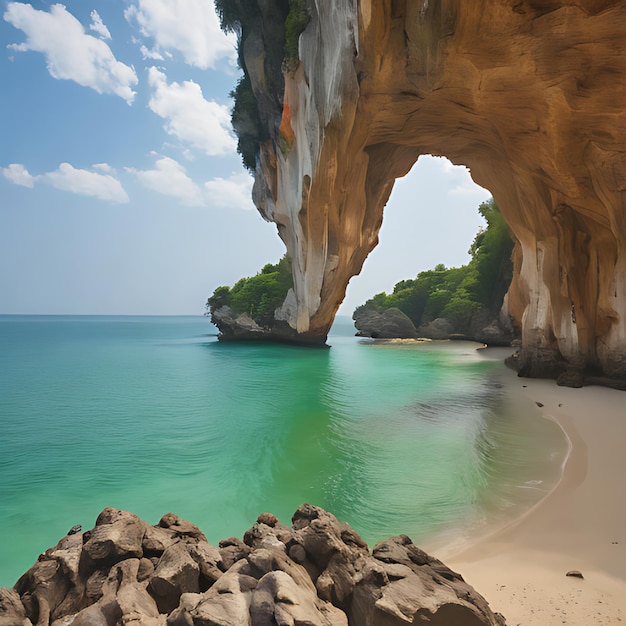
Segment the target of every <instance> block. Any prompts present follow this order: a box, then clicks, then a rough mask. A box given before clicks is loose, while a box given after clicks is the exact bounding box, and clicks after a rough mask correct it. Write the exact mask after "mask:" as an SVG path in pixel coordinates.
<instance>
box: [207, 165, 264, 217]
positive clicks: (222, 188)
mask: <svg viewBox="0 0 626 626" xmlns="http://www.w3.org/2000/svg"><path fill="white" fill-rule="evenodd" d="M253 182H254V180H253V179H252V176H250V174H248V173H246V172H241V173H239V174H232V175H231V176H230V177H229V178H214V179H213V180H210V181H209V182H207V183H204V187H205V189H206V191H207V196H208V200H209V204H210V205H211V206H219V207H223V208H227V209H253V208H254V204H253V203H252V184H253Z"/></svg>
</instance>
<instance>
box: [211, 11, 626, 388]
mask: <svg viewBox="0 0 626 626" xmlns="http://www.w3.org/2000/svg"><path fill="white" fill-rule="evenodd" d="M217 6H218V10H219V11H220V14H221V17H222V22H223V25H224V27H226V28H228V29H231V30H234V31H236V32H237V33H238V34H239V35H240V42H239V58H240V63H241V66H242V68H243V70H244V78H243V79H242V81H241V82H240V84H239V86H238V87H237V90H236V96H237V97H236V102H235V109H234V113H233V122H234V126H235V129H236V130H237V133H238V135H239V148H240V152H241V154H242V156H243V158H244V163H246V165H247V166H248V167H249V168H250V169H251V170H253V171H254V174H255V185H254V191H253V197H254V201H255V203H256V206H257V207H258V209H259V211H260V212H261V214H262V215H263V217H264V218H265V219H267V220H269V221H272V222H274V223H275V224H276V226H277V228H278V233H279V235H280V237H281V238H282V240H283V241H284V242H285V245H286V248H287V252H288V255H289V257H290V258H291V259H292V262H293V288H292V289H291V290H290V291H289V295H288V297H287V299H286V300H285V302H284V304H283V305H282V306H281V307H279V311H280V313H279V315H278V316H277V321H278V322H280V326H281V327H282V330H281V331H280V332H281V333H282V334H283V335H285V334H288V335H291V336H292V337H293V338H296V339H298V338H299V339H300V340H302V341H310V342H323V341H324V339H325V337H326V335H327V333H328V330H329V328H330V325H331V324H332V321H333V318H334V315H335V313H336V311H337V308H338V307H339V305H340V303H341V301H342V299H343V297H344V294H345V289H346V286H347V284H348V281H349V280H350V278H351V277H352V276H354V275H355V274H357V273H358V272H359V271H360V269H361V267H362V265H363V262H364V260H365V258H366V257H367V255H368V254H369V252H370V251H371V250H372V249H373V248H374V247H375V246H376V244H377V241H378V231H379V229H380V226H381V222H382V215H383V209H384V206H385V203H386V202H387V200H388V198H389V195H390V193H391V190H392V187H393V184H394V181H395V179H396V178H397V177H399V176H403V175H404V174H406V173H407V172H408V171H409V169H410V168H411V166H412V165H413V163H415V161H416V160H417V158H418V157H419V156H420V155H421V154H433V155H440V156H446V157H447V158H449V159H450V160H451V161H452V162H453V163H455V164H459V165H465V166H467V167H469V168H470V170H471V174H472V177H473V178H474V180H475V181H476V182H477V183H478V184H480V185H482V186H483V187H485V188H487V189H489V190H490V191H491V192H492V194H493V197H494V199H495V201H496V202H497V204H498V206H499V207H500V209H501V211H502V214H503V216H504V218H505V220H506V222H507V223H508V224H509V226H510V228H511V230H512V232H513V234H514V236H515V238H516V240H517V244H516V246H515V250H514V253H513V261H514V274H513V280H512V283H511V287H510V289H509V292H508V296H507V307H508V314H509V315H510V316H511V317H512V318H513V319H514V320H515V323H516V324H517V325H519V327H520V328H521V331H522V339H521V350H520V353H519V355H518V358H517V367H518V369H519V371H520V373H521V374H523V375H528V376H535V377H544V376H546V377H557V376H563V380H564V382H567V381H574V382H575V381H580V380H581V377H582V376H583V375H584V374H586V373H587V374H588V373H591V374H595V375H601V376H603V377H605V378H608V379H614V380H622V381H623V380H624V379H625V378H626V358H625V356H624V355H625V354H626V291H625V289H626V287H625V285H626V256H625V255H626V252H625V250H626V228H625V225H624V216H625V214H626V213H625V209H626V207H625V204H624V202H625V192H624V180H626V161H625V159H624V151H625V149H626V146H625V144H624V133H623V132H622V130H621V129H623V128H624V127H625V126H626V111H625V110H624V107H623V106H622V104H623V101H624V95H625V94H624V91H625V85H626V81H625V76H626V55H625V52H626V50H625V48H626V40H625V38H624V37H623V32H624V26H623V25H624V22H625V20H626V8H625V7H624V4H623V3H622V2H619V1H617V0H593V1H584V2H583V1H582V0H569V1H567V2H553V1H551V0H539V1H530V0H524V1H520V2H512V1H508V0H507V1H505V0H480V1H479V2H474V3H471V4H469V3H463V2H461V1H460V0H446V1H444V2H430V1H429V0H418V1H416V2H413V1H411V2H409V1H408V0H390V1H389V2H373V1H371V0H360V1H359V2H355V1H354V0H336V1H335V2H332V3H318V2H313V1H312V0H298V1H297V2H296V1H290V2H282V1H278V0H275V1H271V2H268V1H264V2H261V1H256V0H250V1H246V2H243V0H228V1H227V0H218V2H217ZM266 331H267V333H268V334H269V335H271V334H272V332H273V331H272V324H269V325H268V326H267V328H266ZM285 331H286V332H285Z"/></svg>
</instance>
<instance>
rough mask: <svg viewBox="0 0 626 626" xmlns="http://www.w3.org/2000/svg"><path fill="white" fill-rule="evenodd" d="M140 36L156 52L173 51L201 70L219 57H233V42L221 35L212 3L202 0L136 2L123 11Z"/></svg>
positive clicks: (231, 38) (141, 0)
mask: <svg viewBox="0 0 626 626" xmlns="http://www.w3.org/2000/svg"><path fill="white" fill-rule="evenodd" d="M125 16H126V19H127V20H128V21H132V20H134V21H136V22H137V24H138V25H139V28H140V29H141V33H142V34H143V35H144V36H146V37H150V38H152V39H154V42H155V46H156V49H157V51H158V50H159V49H161V50H176V51H178V52H180V53H181V54H182V55H183V58H184V59H185V63H187V64H188V65H194V66H196V67H199V68H201V69H208V68H210V67H215V63H216V61H217V60H219V59H220V58H224V57H228V58H230V59H231V60H233V61H234V59H235V57H236V53H235V48H236V39H235V37H234V36H233V35H225V34H224V33H223V32H222V31H221V29H220V25H219V20H218V19H217V15H216V14H215V8H214V6H213V2H207V1H206V0H177V1H176V2H172V1H171V0H136V2H135V3H134V4H131V6H130V7H128V9H126V11H125Z"/></svg>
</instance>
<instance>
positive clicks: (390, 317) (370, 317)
mask: <svg viewBox="0 0 626 626" xmlns="http://www.w3.org/2000/svg"><path fill="white" fill-rule="evenodd" d="M354 325H355V326H356V328H357V330H358V332H357V335H358V336H359V337H372V338H373V339H395V338H400V339H417V337H418V333H417V330H416V329H415V326H414V325H413V322H412V321H411V320H410V319H409V318H408V317H407V316H406V315H405V314H404V313H403V312H402V311H401V310H400V309H397V308H395V307H392V308H390V309H385V310H384V311H376V310H374V309H366V310H362V311H357V312H356V313H355V314H354Z"/></svg>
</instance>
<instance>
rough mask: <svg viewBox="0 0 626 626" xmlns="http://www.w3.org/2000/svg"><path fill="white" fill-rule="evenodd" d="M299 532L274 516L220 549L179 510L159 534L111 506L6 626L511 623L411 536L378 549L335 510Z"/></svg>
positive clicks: (304, 518)
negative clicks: (369, 544)
mask: <svg viewBox="0 0 626 626" xmlns="http://www.w3.org/2000/svg"><path fill="white" fill-rule="evenodd" d="M292 524H293V525H292V527H288V526H284V525H282V524H280V523H278V520H277V519H276V517H274V516H273V515H271V514H269V513H264V514H262V515H261V516H260V517H259V518H258V520H257V522H256V523H255V524H254V526H253V527H252V528H251V529H250V530H248V531H247V532H246V533H245V535H244V538H243V541H241V540H239V539H235V538H230V539H225V540H223V541H221V542H220V543H219V548H216V547H214V546H211V545H209V543H208V542H207V540H206V538H205V536H204V535H203V534H202V532H201V531H200V530H199V529H198V528H197V527H196V526H194V525H193V524H191V523H189V522H187V521H184V520H181V519H180V518H178V517H177V516H175V515H173V514H172V513H168V514H167V515H165V516H164V517H163V518H162V519H161V520H160V522H159V524H158V525H156V526H151V525H149V524H147V523H146V522H144V521H142V520H141V519H139V518H138V517H137V516H136V515H133V514H132V513H128V512H126V511H120V510H117V509H113V508H107V509H104V511H102V513H101V514H100V515H99V516H98V519H97V520H96V526H95V528H93V529H92V530H90V531H87V532H84V533H82V532H76V533H74V534H68V535H67V536H66V537H63V538H62V539H61V541H59V543H58V544H57V545H56V546H55V547H54V548H50V549H49V550H47V551H46V552H45V553H44V554H42V555H41V556H40V557H39V559H38V561H37V562H36V563H35V564H34V565H33V567H31V568H30V570H28V572H26V573H25V574H24V575H23V576H22V577H21V578H20V579H19V580H18V582H17V583H16V584H15V586H14V587H13V589H8V588H1V589H0V626H33V625H36V626H43V625H48V624H49V625H51V626H108V625H116V624H123V625H134V626H166V625H167V626H246V625H249V626H271V625H277V626H318V625H319V626H342V625H346V626H347V625H354V626H395V625H398V626H400V625H402V626H405V625H406V624H432V625H439V626H452V625H458V626H461V625H463V626H474V625H476V626H478V625H486V624H489V625H493V626H495V625H499V626H503V625H504V623H505V622H504V619H503V618H502V616H500V615H498V614H494V613H492V612H491V610H490V609H489V606H488V604H487V602H486V601H485V600H484V598H482V596H480V595H479V594H477V593H476V592H475V591H474V589H472V587H470V586H469V585H468V584H467V583H465V582H464V581H463V579H462V578H461V576H460V575H459V574H456V573H455V572H453V571H451V570H450V569H448V568H447V567H446V566H445V565H444V564H443V563H441V562H440V561H438V560H436V559H434V558H432V557H430V556H428V555H427V554H426V553H425V552H423V551H422V550H420V549H419V548H418V547H416V546H415V545H413V543H412V542H411V540H410V539H409V538H408V537H406V536H405V535H398V536H396V537H391V538H390V539H386V540H384V541H381V542H380V543H378V544H376V545H375V546H374V547H373V549H372V550H371V551H369V550H368V547H367V545H366V544H365V543H364V542H363V540H362V539H361V538H360V537H359V536H358V534H357V533H356V532H355V531H354V530H353V529H352V528H350V526H348V525H347V524H345V523H342V522H339V521H338V520H337V519H336V518H335V517H334V516H333V515H332V514H330V513H328V512H326V511H324V510H323V509H321V508H319V507H316V506H312V505H309V504H303V505H302V506H301V507H300V508H298V510H297V511H296V512H295V514H294V516H293V518H292Z"/></svg>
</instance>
